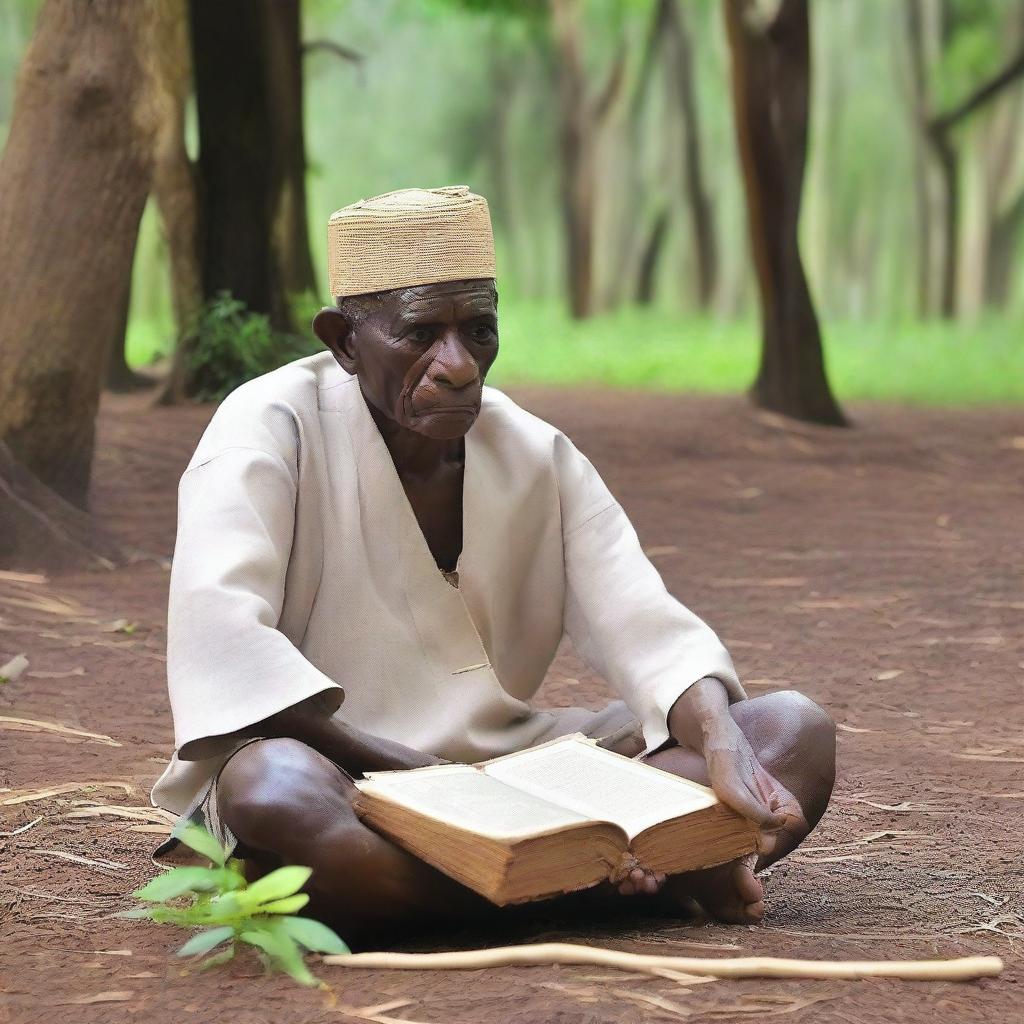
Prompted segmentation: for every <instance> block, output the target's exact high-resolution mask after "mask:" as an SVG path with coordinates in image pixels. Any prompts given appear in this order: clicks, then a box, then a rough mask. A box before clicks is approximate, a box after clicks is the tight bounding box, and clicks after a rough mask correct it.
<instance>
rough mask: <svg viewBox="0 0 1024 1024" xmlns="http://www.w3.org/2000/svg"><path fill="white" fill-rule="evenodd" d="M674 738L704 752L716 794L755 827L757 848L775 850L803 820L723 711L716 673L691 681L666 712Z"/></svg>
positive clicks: (726, 708) (721, 687) (768, 852)
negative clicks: (710, 676)
mask: <svg viewBox="0 0 1024 1024" xmlns="http://www.w3.org/2000/svg"><path fill="white" fill-rule="evenodd" d="M668 725H669V731H670V733H671V734H672V737H673V738H674V739H675V740H676V742H677V743H679V744H681V745H682V746H686V747H689V748H690V749H691V750H695V751H697V752H699V753H701V754H703V756H704V760H705V761H706V762H707V766H708V774H709V776H710V778H711V788H712V789H713V790H714V791H715V794H716V796H717V797H718V798H719V799H720V800H721V801H722V802H723V803H724V804H727V805H728V806H729V807H731V808H732V809H733V810H735V811H737V812H738V813H739V814H742V815H743V817H744V818H746V819H747V821H749V822H750V823H751V825H753V826H754V827H755V828H756V829H757V834H758V838H757V851H758V853H759V854H761V855H762V856H769V855H771V854H772V853H774V852H776V850H777V848H778V846H779V844H780V843H781V842H784V839H783V836H784V834H785V833H786V832H789V831H791V830H793V831H796V830H797V828H798V826H799V825H800V823H802V822H803V820H804V815H803V811H802V810H801V808H800V804H799V803H798V801H797V799H796V797H794V796H793V794H792V793H790V792H789V790H788V789H786V788H785V786H783V785H782V784H781V783H780V782H779V781H778V780H777V779H775V778H774V777H773V776H772V775H770V774H769V773H768V772H767V771H765V769H764V767H763V766H762V765H761V763H760V761H758V759H757V757H756V755H755V754H754V751H753V750H752V749H751V746H750V743H749V742H748V740H747V738H746V736H744V735H743V732H742V730H741V729H740V727H739V726H738V725H737V724H736V722H735V721H734V720H733V718H732V715H730V714H729V701H728V696H727V694H726V691H725V686H724V685H723V684H722V683H721V681H720V680H718V679H713V678H706V679H701V680H699V681H698V682H696V683H694V684H693V686H691V687H690V688H689V689H688V690H686V692H685V693H683V695H682V696H681V697H680V698H679V700H677V701H676V703H675V704H674V705H673V707H672V710H671V711H670V712H669V718H668Z"/></svg>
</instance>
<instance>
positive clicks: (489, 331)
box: [473, 324, 497, 342]
mask: <svg viewBox="0 0 1024 1024" xmlns="http://www.w3.org/2000/svg"><path fill="white" fill-rule="evenodd" d="M496 336H497V335H496V334H495V331H494V328H493V327H491V325H490V324H478V325H477V326H476V327H474V328H473V340H474V341H479V342H488V341H492V340H493V339H494V338H495V337H496Z"/></svg>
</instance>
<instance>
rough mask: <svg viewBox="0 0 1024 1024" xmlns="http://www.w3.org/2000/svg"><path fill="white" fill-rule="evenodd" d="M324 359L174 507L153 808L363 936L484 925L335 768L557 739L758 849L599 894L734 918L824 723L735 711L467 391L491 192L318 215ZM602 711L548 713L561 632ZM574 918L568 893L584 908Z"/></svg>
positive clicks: (485, 396) (597, 501)
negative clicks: (326, 272) (170, 739)
mask: <svg viewBox="0 0 1024 1024" xmlns="http://www.w3.org/2000/svg"><path fill="white" fill-rule="evenodd" d="M329 244H330V278H331V290H332V294H333V295H334V296H335V297H336V303H337V304H336V306H333V307H330V308H327V309H323V310H321V312H320V313H319V314H318V315H317V317H316V319H315V320H314V323H313V327H314V330H315V331H316V334H317V336H318V337H319V338H320V340H321V341H322V342H323V343H324V345H325V346H326V348H327V350H328V351H326V352H323V353H321V354H320V355H316V356H312V357H310V358H306V359H301V360H299V361H297V362H294V363H291V364H289V365H287V366H284V367H282V368H281V369H279V370H276V371H274V372H273V373H270V374H267V375H266V376H263V377H260V378H258V379H257V380H253V381H250V382H249V383H247V384H245V385H243V386H242V387H240V388H238V390H236V391H235V392H234V393H232V394H231V395H230V396H229V397H228V398H227V399H226V400H225V401H224V402H223V403H222V405H221V406H220V408H219V409H218V410H217V412H216V414H215V415H214V417H213V419H212V421H211V423H210V425H209V427H208V428H207V430H206V432H205V434H204V435H203V438H202V440H201V441H200V443H199V446H198V448H197V449H196V452H195V455H194V456H193V458H192V461H191V462H190V463H189V466H188V468H187V469H186V471H185V473H184V475H183V477H182V480H181V486H180V491H179V517H178V539H177V546H176V549H175V555H174V564H173V569H172V573H171V586H170V603H169V610H168V666H167V667H168V677H169V688H170V696H171V705H172V708H173V712H174V724H175V741H176V751H175V755H174V758H173V759H172V761H171V764H170V766H169V767H168V769H167V771H166V773H165V774H164V776H163V778H162V779H161V780H160V781H159V783H158V784H157V786H156V788H155V790H154V793H153V799H154V802H155V803H156V804H158V805H160V806H163V807H166V808H169V809H170V810H172V811H175V812H178V813H180V814H183V815H188V816H191V817H193V818H194V819H196V820H200V821H203V822H204V823H205V824H206V825H207V827H208V828H210V829H211V830H212V831H213V832H214V833H215V834H216V835H217V836H218V837H219V838H220V839H221V840H222V841H224V842H225V843H227V844H229V845H231V846H236V847H237V851H238V855H240V856H244V857H246V858H249V859H250V860H251V861H252V862H253V864H254V867H255V869H256V870H265V869H267V868H269V867H271V866H275V865H278V864H281V863H297V864H304V865H309V866H312V868H313V869H314V870H313V876H312V879H311V881H310V887H311V895H312V902H311V908H312V909H313V912H314V913H315V914H317V915H318V916H321V917H323V918H324V919H327V920H331V921H332V922H334V923H335V924H337V925H338V927H339V928H340V929H341V931H342V934H344V935H346V936H348V937H352V936H358V935H359V934H361V933H363V932H365V931H369V930H373V931H377V932H380V931H381V930H382V929H383V930H384V931H385V932H386V931H387V929H388V928H389V927H390V926H392V925H396V926H397V925H399V924H401V925H402V926H403V927H405V926H408V925H409V924H410V923H412V922H415V921H417V920H422V919H432V920H434V921H436V920H438V919H439V918H442V917H458V918H467V917H472V916H474V915H480V914H486V913H495V914H497V913H499V912H498V911H497V910H495V909H494V908H491V907H490V905H489V904H487V903H486V902H485V901H484V900H483V899H482V898H480V897H478V896H477V895H476V894H475V893H472V892H470V891H469V890H467V889H464V888H463V887H462V886H461V885H459V884H458V883H456V882H454V881H452V880H450V879H448V878H446V877H445V876H443V875H441V874H440V873H439V872H437V871H436V870H434V869H433V868H431V867H429V866H428V865H426V864H424V863H422V862H420V861H419V860H417V859H416V858H415V857H413V856H412V855H410V854H408V853H406V852H405V851H403V850H401V849H399V848H398V847H397V846H395V845H393V844H392V843H391V842H389V841H388V840H386V839H385V838H383V837H382V836H380V835H378V834H376V833H375V832H373V831H371V830H370V829H369V828H367V827H366V826H364V825H363V824H362V823H361V822H360V819H359V817H358V815H357V813H356V811H355V810H354V806H353V805H354V798H355V796H356V790H355V788H354V786H353V782H352V777H353V776H358V775H360V774H361V773H363V772H366V771H371V770H378V769H405V768H416V767H420V766H423V765H429V764H436V763H438V762H440V761H443V760H449V761H463V762H475V761H480V760H483V759H486V758H491V757H495V756H497V755H500V754H505V753H510V752H512V751H515V750H520V749H523V748H525V747H529V746H532V745H534V744H537V743H540V742H543V741H546V740H549V739H551V738H553V737H556V736H559V735H563V734H566V733H572V732H583V733H585V734H587V735H588V736H591V737H593V738H596V739H598V740H599V741H600V742H601V743H603V744H604V745H605V746H608V747H610V748H611V749H613V750H616V751H618V752H620V753H624V754H627V755H629V756H636V757H642V758H643V759H644V760H645V761H646V762H647V763H648V764H651V765H655V766H656V767H658V768H661V769H663V770H665V771H668V772H673V773H676V774H678V775H682V776H685V777H687V778H689V779H693V780H696V781H698V782H702V783H705V784H710V785H711V786H713V787H714V789H715V791H716V792H717V793H718V795H719V797H720V798H721V799H722V800H723V801H724V802H726V803H728V804H729V805H731V806H732V807H733V808H735V809H736V810H737V811H738V812H740V813H741V814H742V815H744V816H745V817H746V818H747V819H748V820H749V821H750V822H751V823H752V824H753V825H754V826H756V828H757V830H758V834H759V837H760V838H759V845H758V849H759V859H758V863H756V864H755V863H752V862H751V859H749V858H748V859H745V860H744V861H742V862H736V863H733V864H728V865H724V866H722V867H719V868H714V869H709V870H706V871H701V872H695V873H692V874H686V875H679V876H675V877H672V878H669V879H667V880H666V879H665V878H664V877H662V876H658V875H655V874H653V873H651V872H649V871H646V870H644V869H643V867H642V866H640V867H638V868H637V869H636V870H634V871H633V872H632V874H630V875H629V876H628V877H627V878H626V879H625V880H621V881H620V883H619V885H618V886H617V890H616V888H613V887H612V885H611V884H608V885H606V886H603V887H601V888H600V889H598V890H595V891H594V892H593V893H591V894H587V895H585V896H583V897H581V898H582V899H583V900H584V901H586V900H594V901H595V902H596V901H597V900H603V901H604V904H605V905H606V904H607V902H608V901H609V900H612V901H615V900H619V901H621V900H622V897H628V896H632V897H634V899H636V898H637V897H638V896H639V898H640V899H641V900H642V901H643V900H646V901H648V902H650V903H657V904H658V905H659V906H660V907H661V908H666V907H667V908H670V909H671V908H681V907H683V906H684V905H688V904H689V903H690V901H691V900H693V899H696V900H697V901H698V902H700V903H701V904H702V905H703V907H704V908H705V910H706V911H707V912H708V913H710V914H712V915H714V916H716V917H717V918H719V919H721V920H724V921H734V922H747V923H752V922H756V921H758V920H760V918H761V917H762V915H763V913H764V902H763V890H762V887H761V884H760V882H759V881H758V880H757V878H756V875H755V873H754V872H755V870H756V869H757V868H758V867H759V866H764V865H767V864H770V863H771V862H772V861H774V860H775V859H777V858H778V857H781V856H783V855H784V854H786V853H788V852H789V851H790V850H792V849H793V848H794V847H795V846H796V845H797V844H798V843H799V842H800V841H801V840H802V839H803V838H804V837H805V836H806V835H807V833H808V832H809V831H810V829H811V828H812V827H813V826H814V824H816V822H817V821H818V819H819V818H820V817H821V815H822V813H823V812H824V810H825V807H826V805H827V802H828V799H829V795H830V793H831V787H832V781H833V770H834V753H835V737H834V730H833V725H832V722H831V720H830V719H829V717H828V716H827V715H826V714H825V713H824V712H823V711H822V710H821V709H820V708H818V707H817V705H815V704H814V703H812V702H811V701H810V700H808V699H807V698H805V697H802V696H800V695H799V694H796V693H792V692H788V693H776V694H768V695H764V696H761V697H758V698H756V699H752V700H750V699H747V697H746V695H745V694H744V692H743V689H742V688H741V686H740V683H739V681H738V679H737V677H736V674H735V671H734V669H733V666H732V662H731V661H730V658H729V655H728V653H727V652H726V650H725V649H724V648H723V646H722V645H721V643H720V642H719V640H718V638H717V637H716V636H715V634H714V633H713V632H712V631H711V629H709V628H708V627H707V626H706V625H705V624H704V623H703V622H701V621H700V620H699V619H698V618H697V617H696V616H695V615H694V614H692V613H691V612H690V611H688V610H687V609H686V608H685V607H683V605H681V604H680V603H679V602H678V601H676V600H675V598H673V597H672V596H671V595H670V594H669V593H668V592H667V591H666V589H665V587H664V585H663V583H662V581H661V579H660V577H659V576H658V573H657V572H656V571H655V569H654V568H653V566H652V565H651V564H650V562H649V561H648V560H647V558H646V557H645V556H644V554H643V551H642V549H641V547H640V544H639V542H638V540H637V536H636V533H635V532H634V530H633V528H632V527H631V525H630V523H629V521H628V519H627V518H626V515H625V513H624V512H623V510H622V508H621V507H620V506H619V504H618V503H617V502H616V501H615V499H614V498H613V497H612V496H611V494H610V493H609V492H608V490H607V488H606V487H605V485H604V483H603V482H602V481H601V478H600V477H599V476H598V474H597V472H596V471H595V470H594V468H593V466H592V465H591V464H590V462H589V461H588V460H587V459H586V458H585V457H584V456H583V455H582V454H581V453H580V452H579V451H578V450H577V449H576V448H575V447H574V446H573V445H572V443H571V442H570V441H569V440H568V438H566V436H565V435H564V434H563V433H561V432H560V431H559V430H557V429H556V428H555V427H552V426H549V425H548V424H547V423H544V422H542V421H541V420H539V419H537V418H536V417H534V416H532V415H530V414H529V413H527V412H525V411H524V410H522V409H520V408H519V407H518V406H517V405H516V404H515V403H513V402H512V401H511V400H510V399H508V398H507V397H506V396H504V395H503V394H501V393H500V392H498V391H495V390H493V389H491V388H486V387H484V379H485V377H486V376H487V372H488V371H489V370H490V368H491V366H492V365H493V363H494V360H495V357H496V356H497V354H498V323H497V294H496V291H495V284H494V276H495V272H494V250H493V242H492V237H491V226H490V220H489V215H488V211H487V204H486V202H485V201H484V200H483V199H481V198H480V197H479V196H476V195H473V194H472V193H470V192H469V190H468V189H466V188H464V187H452V188H441V189H430V190H424V189H409V190H405V191H401V192H393V193H389V194H387V195H383V196H378V197H376V198H374V199H368V200H365V201H363V202H359V203H356V204H354V205H353V206H349V207H345V208H344V209H342V210H339V211H338V212H337V213H335V214H334V215H333V216H332V217H331V221H330V225H329ZM566 635H567V636H568V637H570V638H571V639H572V641H573V643H574V644H575V646H576V649H577V650H578V652H579V653H580V655H581V656H582V657H583V658H584V659H585V660H586V661H587V663H588V664H589V665H591V666H592V667H593V668H594V669H595V670H596V671H597V672H599V673H600V674H601V675H602V676H603V677H604V678H605V679H606V680H607V681H608V682H609V683H610V684H611V685H612V686H613V687H614V688H615V690H616V691H617V692H618V693H619V695H620V696H621V698H622V700H620V701H616V702H613V703H612V704H610V705H608V706H607V707H606V708H604V709H603V710H598V711H593V710H587V709H583V708H569V709H559V710H556V711H546V710H538V709H536V708H534V707H532V706H531V704H530V703H529V702H530V700H531V699H532V698H533V697H534V695H535V694H536V692H537V690H538V688H539V687H540V685H541V682H542V681H543V679H544V675H545V672H546V670H547V668H548V666H549V665H550V663H551V660H552V658H553V656H554V654H555V651H556V649H557V647H558V645H559V643H560V641H561V640H562V638H563V636H566ZM577 899H579V898H577Z"/></svg>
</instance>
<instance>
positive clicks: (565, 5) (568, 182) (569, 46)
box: [550, 0, 625, 319]
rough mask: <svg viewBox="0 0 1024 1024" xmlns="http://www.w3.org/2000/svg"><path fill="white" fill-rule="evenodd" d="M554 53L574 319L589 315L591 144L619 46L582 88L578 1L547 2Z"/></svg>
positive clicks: (609, 96)
mask: <svg viewBox="0 0 1024 1024" xmlns="http://www.w3.org/2000/svg"><path fill="white" fill-rule="evenodd" d="M550 5H551V19H552V28H553V32H554V40H555V48H556V50H557V52H558V67H557V78H558V109H559V140H560V145H561V155H562V209H563V216H564V218H565V233H566V269H567V278H568V290H569V310H570V312H571V314H572V316H573V317H574V318H576V319H585V318H586V317H589V316H591V315H592V314H593V313H594V308H595V300H594V218H595V214H596V210H597V166H596V165H597V143H598V137H599V135H600V131H601V128H602V127H603V125H604V123H605V121H606V120H607V118H608V115H609V113H610V112H611V110H612V107H613V106H614V104H615V101H616V99H617V98H618V95H619V92H620V91H621V88H622V83H623V80H624V78H625V51H624V50H623V49H620V51H619V54H618V56H617V57H616V59H615V61H614V63H613V64H612V67H611V70H610V71H609V72H608V77H607V79H606V81H605V84H604V87H603V88H602V89H601V90H600V92H599V94H598V95H597V96H593V97H592V96H591V95H590V92H589V89H588V88H587V77H586V69H585V67H584V63H583V38H582V36H583V26H582V21H581V12H580V0H550Z"/></svg>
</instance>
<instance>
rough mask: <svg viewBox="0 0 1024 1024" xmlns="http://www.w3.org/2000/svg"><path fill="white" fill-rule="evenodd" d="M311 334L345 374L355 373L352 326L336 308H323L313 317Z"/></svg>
mask: <svg viewBox="0 0 1024 1024" xmlns="http://www.w3.org/2000/svg"><path fill="white" fill-rule="evenodd" d="M313 333H314V334H316V336H317V337H318V338H319V339H320V340H321V341H322V342H323V343H324V344H325V345H326V346H327V347H328V348H329V349H330V350H331V352H333V353H334V358H335V359H337V360H338V363H339V364H340V366H341V368H342V369H343V370H344V371H345V372H346V373H352V374H354V373H355V372H356V358H355V338H354V337H353V331H352V324H351V323H350V322H349V320H348V317H346V316H345V314H344V313H342V311H341V310H340V309H338V307H337V306H324V308H323V309H321V310H320V312H319V313H317V315H316V316H315V317H313Z"/></svg>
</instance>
